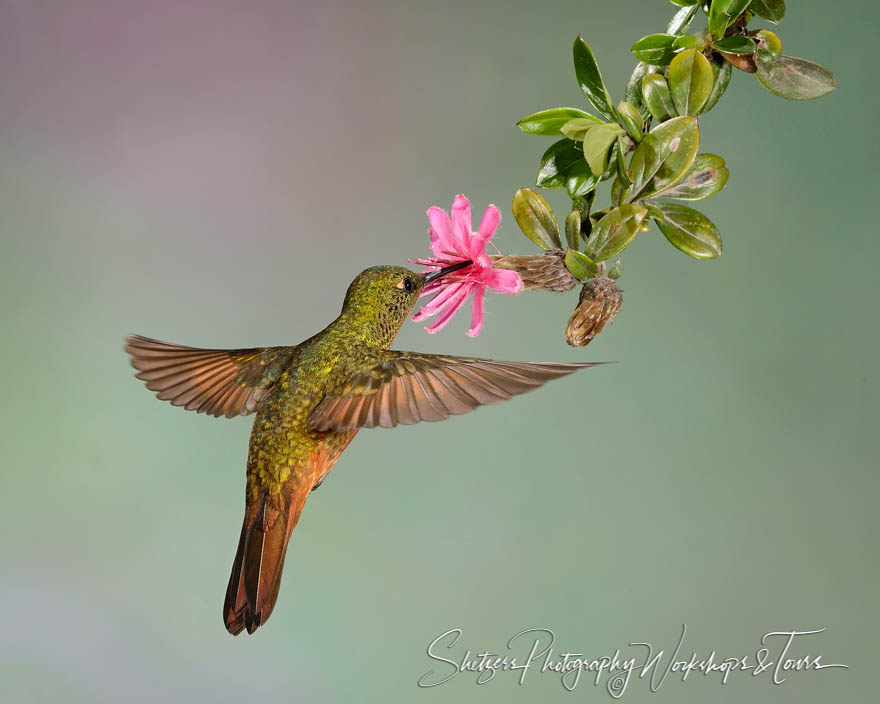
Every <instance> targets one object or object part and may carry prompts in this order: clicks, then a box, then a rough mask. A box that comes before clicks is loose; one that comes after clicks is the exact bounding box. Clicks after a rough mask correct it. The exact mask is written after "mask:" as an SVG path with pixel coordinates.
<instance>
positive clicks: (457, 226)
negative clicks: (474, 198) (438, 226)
mask: <svg viewBox="0 0 880 704" xmlns="http://www.w3.org/2000/svg"><path fill="white" fill-rule="evenodd" d="M472 227H473V222H472V221H471V202H470V201H469V200H468V199H467V198H465V197H464V196H463V195H461V194H460V193H459V194H458V195H457V196H455V202H454V203H453V204H452V229H453V231H454V232H455V238H456V242H457V246H456V250H455V251H456V252H458V253H459V254H461V255H462V256H464V257H469V256H470V246H469V245H470V241H471V237H472V236H473V231H472V229H471V228H472Z"/></svg>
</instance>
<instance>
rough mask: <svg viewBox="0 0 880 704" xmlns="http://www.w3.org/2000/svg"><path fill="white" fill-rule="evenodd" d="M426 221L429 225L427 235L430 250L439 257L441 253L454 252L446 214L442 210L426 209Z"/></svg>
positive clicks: (453, 237)
mask: <svg viewBox="0 0 880 704" xmlns="http://www.w3.org/2000/svg"><path fill="white" fill-rule="evenodd" d="M428 221H429V222H430V223H431V229H430V230H428V233H429V234H430V235H431V249H432V250H434V254H436V255H437V256H438V257H439V256H442V253H443V252H452V251H455V235H454V234H453V232H452V221H451V220H450V219H449V215H448V213H447V212H446V211H445V210H443V209H442V208H438V207H437V206H432V207H430V208H428Z"/></svg>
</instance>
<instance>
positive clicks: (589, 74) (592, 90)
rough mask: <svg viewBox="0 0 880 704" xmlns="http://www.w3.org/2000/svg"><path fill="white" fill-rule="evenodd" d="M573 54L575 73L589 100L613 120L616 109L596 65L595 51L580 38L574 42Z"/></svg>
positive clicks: (604, 115)
mask: <svg viewBox="0 0 880 704" xmlns="http://www.w3.org/2000/svg"><path fill="white" fill-rule="evenodd" d="M572 53H573V54H574V73H575V76H577V81H578V85H580V87H581V90H582V91H583V93H584V95H585V96H587V100H589V101H590V102H591V103H592V104H593V107H595V108H596V110H598V111H599V114H601V115H602V116H603V117H605V118H606V119H608V120H613V119H614V108H613V107H612V106H611V96H610V95H609V94H608V89H607V88H606V87H605V83H604V82H603V81H602V74H601V73H599V65H598V64H597V63H596V57H595V56H593V50H592V49H590V47H589V45H588V44H587V43H586V42H585V41H584V40H583V39H581V37H580V36H578V38H577V39H575V40H574V47H573V50H572Z"/></svg>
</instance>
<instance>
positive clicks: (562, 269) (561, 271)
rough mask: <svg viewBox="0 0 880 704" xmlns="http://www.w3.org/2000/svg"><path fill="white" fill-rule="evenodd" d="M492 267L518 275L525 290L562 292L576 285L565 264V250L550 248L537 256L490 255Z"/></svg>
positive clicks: (576, 282)
mask: <svg viewBox="0 0 880 704" xmlns="http://www.w3.org/2000/svg"><path fill="white" fill-rule="evenodd" d="M489 258H490V259H491V260H492V267H493V268H495V269H510V270H511V271H515V272H517V273H518V274H519V275H520V278H521V279H522V281H523V288H524V289H525V290H526V291H535V290H544V291H556V292H557V293H564V292H565V291H571V289H573V288H574V287H575V286H577V285H578V283H579V282H578V280H577V279H576V278H575V277H574V276H572V273H571V272H570V271H569V270H568V269H567V268H566V266H565V252H564V251H563V250H561V249H551V250H549V251H547V252H544V254H539V255H537V256H524V255H521V254H509V255H491V256H490V257H489Z"/></svg>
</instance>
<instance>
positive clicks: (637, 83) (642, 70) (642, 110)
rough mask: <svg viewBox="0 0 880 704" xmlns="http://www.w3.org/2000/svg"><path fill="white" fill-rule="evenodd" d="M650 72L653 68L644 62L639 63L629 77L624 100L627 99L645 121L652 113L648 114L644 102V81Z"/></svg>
mask: <svg viewBox="0 0 880 704" xmlns="http://www.w3.org/2000/svg"><path fill="white" fill-rule="evenodd" d="M650 70H651V67H650V66H649V65H648V64H646V63H645V62H644V61H639V63H637V64H636V67H635V69H634V70H633V72H632V75H631V76H630V77H629V81H627V84H626V90H625V91H624V94H623V95H624V98H626V102H628V103H630V104H631V105H635V106H636V109H637V110H638V111H639V114H640V115H641V116H642V118H643V119H645V120H647V119H648V116H649V115H650V113H649V112H648V108H647V107H646V106H645V103H644V102H643V101H642V79H643V78H644V77H645V74H647V73H649V72H650Z"/></svg>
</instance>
